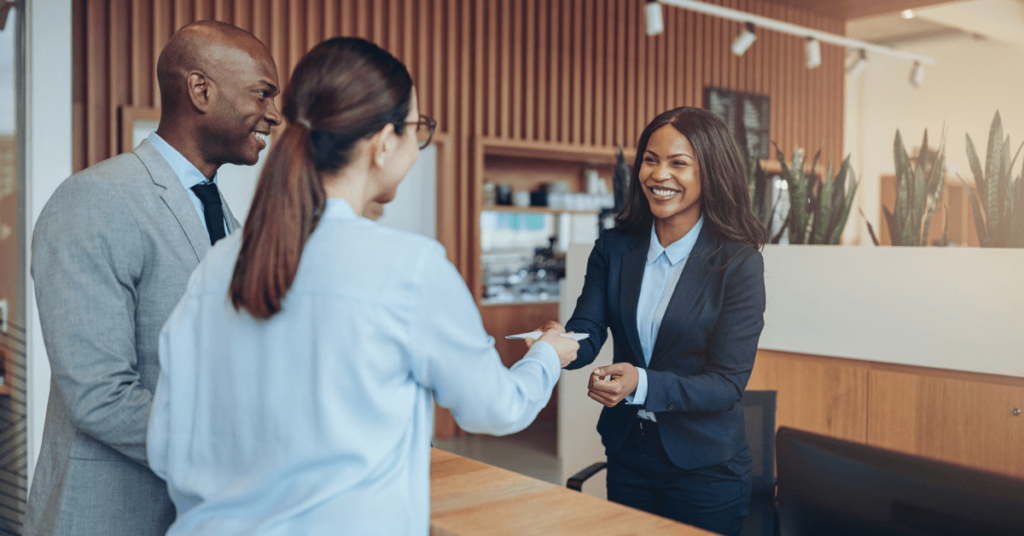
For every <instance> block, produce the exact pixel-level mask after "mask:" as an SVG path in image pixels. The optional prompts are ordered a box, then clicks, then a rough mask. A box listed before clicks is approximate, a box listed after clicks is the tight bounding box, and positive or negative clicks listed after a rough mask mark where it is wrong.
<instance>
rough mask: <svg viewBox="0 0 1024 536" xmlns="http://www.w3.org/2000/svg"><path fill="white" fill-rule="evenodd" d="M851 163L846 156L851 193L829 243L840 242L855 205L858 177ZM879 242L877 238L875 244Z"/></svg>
mask: <svg viewBox="0 0 1024 536" xmlns="http://www.w3.org/2000/svg"><path fill="white" fill-rule="evenodd" d="M849 163H850V157H849V156H847V157H846V162H845V163H844V167H846V168H847V169H848V170H849V171H848V172H849V174H850V193H849V195H847V196H846V200H845V202H844V203H843V205H842V206H843V211H842V214H841V215H840V217H839V219H838V220H836V223H835V225H833V226H832V236H831V237H829V241H828V243H829V244H838V243H839V237H840V236H842V235H843V229H845V228H846V220H847V219H849V217H850V209H851V208H852V207H853V199H854V197H856V195H857V180H856V177H855V176H854V173H853V168H852V167H849ZM840 173H842V171H840ZM844 176H845V174H844ZM861 214H862V215H863V213H861ZM870 227H871V226H870V225H869V226H868V230H869V231H871V234H872V238H874V236H873V235H874V230H872V229H871V228H870ZM877 244H878V241H877V240H876V241H875V245H877Z"/></svg>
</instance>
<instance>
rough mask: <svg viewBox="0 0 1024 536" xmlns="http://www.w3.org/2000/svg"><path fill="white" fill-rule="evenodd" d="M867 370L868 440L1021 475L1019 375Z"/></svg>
mask: <svg viewBox="0 0 1024 536" xmlns="http://www.w3.org/2000/svg"><path fill="white" fill-rule="evenodd" d="M943 376H944V375H933V374H928V373H925V374H920V373H913V372H904V371H891V370H872V371H871V379H870V383H871V394H870V397H869V400H868V423H869V424H868V442H869V443H870V444H872V445H874V446H877V447H882V448H887V449H893V450H898V451H902V452H907V453H910V454H917V455H919V456H926V457H929V458H935V459H938V460H942V461H947V462H952V463H958V464H961V465H966V466H969V467H974V468H977V469H983V470H987V471H994V472H997V473H1002V474H1007V475H1013V476H1017V477H1020V478H1024V456H1022V454H1021V453H1022V448H1024V447H1022V445H1024V416H1015V415H1014V414H1013V413H1014V409H1021V408H1024V380H1021V381H1019V382H1008V381H999V380H995V381H992V380H989V381H985V380H973V379H966V378H964V376H963V375H948V376H947V377H943Z"/></svg>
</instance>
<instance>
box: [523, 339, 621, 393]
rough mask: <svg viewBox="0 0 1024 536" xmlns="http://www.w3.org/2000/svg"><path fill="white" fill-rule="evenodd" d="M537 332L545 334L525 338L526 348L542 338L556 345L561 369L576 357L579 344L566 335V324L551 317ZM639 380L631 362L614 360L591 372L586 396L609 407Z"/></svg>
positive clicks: (553, 345)
mask: <svg viewBox="0 0 1024 536" xmlns="http://www.w3.org/2000/svg"><path fill="white" fill-rule="evenodd" d="M535 331H539V332H542V333H543V334H542V335H541V336H540V338H539V339H534V338H532V337H526V347H527V348H530V347H532V346H533V343H535V342H537V341H538V340H541V341H544V342H546V343H548V344H550V345H551V346H552V347H554V349H555V352H557V353H558V360H559V361H561V363H562V368H565V367H566V365H568V364H569V363H571V362H573V361H575V360H576V352H577V351H579V348H580V344H579V342H577V339H576V338H570V337H566V336H565V335H566V331H565V326H563V325H561V324H559V323H558V322H555V321H554V320H551V321H549V322H547V323H545V324H544V325H543V326H541V327H539V328H537V329H536V330H535ZM570 333H571V332H570ZM583 338H586V336H585V335H584V336H583V337H581V338H580V340H581V339H583ZM639 382H640V372H639V371H637V369H636V367H634V366H633V365H631V364H629V363H614V364H611V365H607V366H604V367H597V368H595V369H594V370H593V371H592V372H591V373H590V383H589V384H588V385H587V391H588V392H587V396H589V397H590V398H592V399H594V400H596V401H597V402H598V403H600V404H602V405H603V406H605V407H609V408H610V407H612V406H615V405H616V404H618V403H619V402H622V400H623V399H625V398H626V397H627V396H629V395H631V394H633V393H634V392H635V391H636V386H637V384H638V383H639Z"/></svg>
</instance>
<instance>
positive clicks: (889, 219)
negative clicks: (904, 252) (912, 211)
mask: <svg viewBox="0 0 1024 536" xmlns="http://www.w3.org/2000/svg"><path fill="white" fill-rule="evenodd" d="M882 213H883V214H885V222H886V223H887V224H889V240H890V241H891V242H892V245H894V246H902V245H903V244H901V243H900V236H899V235H897V234H896V231H894V230H893V229H895V228H896V215H895V214H893V213H892V212H889V207H882Z"/></svg>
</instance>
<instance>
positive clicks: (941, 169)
mask: <svg viewBox="0 0 1024 536" xmlns="http://www.w3.org/2000/svg"><path fill="white" fill-rule="evenodd" d="M945 169H946V146H945V140H943V142H942V144H941V145H940V146H939V154H938V157H937V158H936V160H935V161H934V162H932V168H931V169H930V170H929V172H928V175H929V179H928V183H929V184H932V185H933V186H932V188H931V191H930V192H929V194H930V196H929V197H930V198H931V201H930V202H929V203H928V208H927V210H926V211H925V216H924V227H923V229H922V231H921V233H922V239H921V243H922V245H924V246H927V245H928V237H929V236H930V235H931V229H932V216H933V215H934V213H935V208H936V207H938V206H939V201H940V200H941V199H942V190H943V189H944V188H945V187H946V172H945ZM943 243H945V242H943Z"/></svg>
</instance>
